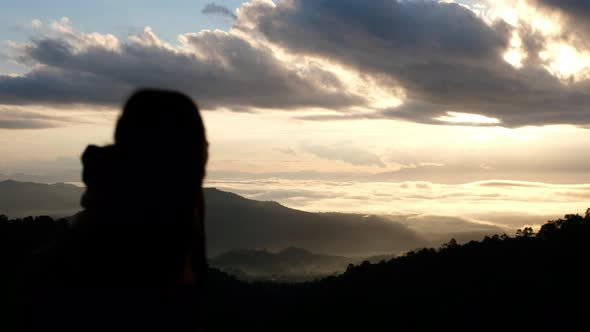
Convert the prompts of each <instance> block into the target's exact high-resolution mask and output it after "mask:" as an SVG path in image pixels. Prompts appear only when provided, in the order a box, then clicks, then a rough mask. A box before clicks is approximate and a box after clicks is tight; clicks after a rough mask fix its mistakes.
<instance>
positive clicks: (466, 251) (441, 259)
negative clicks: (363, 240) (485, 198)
mask: <svg viewBox="0 0 590 332" xmlns="http://www.w3.org/2000/svg"><path fill="white" fill-rule="evenodd" d="M69 227H70V226H69V223H67V222H65V221H64V220H57V221H53V220H52V219H51V218H49V217H37V218H32V217H27V218H22V219H14V220H9V219H8V218H6V217H3V216H0V236H1V239H2V242H1V243H2V244H3V246H2V249H3V250H2V251H1V252H0V256H1V258H2V262H3V264H4V266H6V267H8V269H7V270H10V269H11V268H12V267H13V266H14V265H12V264H16V262H18V261H19V260H21V259H23V257H26V256H27V253H28V252H30V251H31V250H32V249H34V248H37V247H39V246H45V245H46V244H47V243H49V242H50V241H51V240H52V239H54V238H55V237H59V235H60V234H63V233H64V232H65V233H67V232H68V229H69ZM162 227H165V226H164V225H162ZM589 238H590V213H587V214H586V215H585V216H580V215H566V216H565V217H564V218H563V219H558V220H554V221H550V222H548V223H547V224H545V225H543V226H542V227H541V229H540V230H539V231H538V232H537V233H534V232H533V231H532V230H531V229H523V230H521V231H520V232H518V236H516V237H510V236H507V235H495V236H492V237H486V238H485V239H483V240H482V241H471V242H469V243H467V244H463V245H461V244H458V243H457V242H456V241H453V240H451V241H449V242H448V243H447V244H445V245H443V246H442V247H441V248H439V249H420V250H416V251H414V252H410V253H408V254H406V255H404V256H402V257H399V258H395V259H391V260H388V261H381V262H379V263H376V264H371V263H369V262H364V263H362V264H359V265H356V266H354V265H351V266H349V267H348V269H347V270H346V272H344V273H343V274H342V275H340V276H335V277H329V278H325V279H323V280H319V281H314V282H305V283H299V284H285V283H272V282H255V283H247V282H243V281H239V280H237V279H235V278H232V277H230V276H228V275H227V274H224V273H222V272H219V271H216V270H213V269H209V270H208V272H207V288H206V292H207V296H206V299H207V302H206V305H205V306H204V307H203V308H199V310H202V311H199V310H193V311H191V312H187V315H188V316H191V315H192V317H198V314H199V312H201V313H203V314H204V315H205V318H206V323H207V328H208V330H210V331H235V330H246V331H252V330H268V331H277V330H280V331H302V330H316V329H317V328H320V327H325V328H327V329H329V330H344V331H347V330H352V329H356V330H359V331H360V330H363V331H373V330H382V329H383V327H385V329H386V330H397V331H416V330H421V331H433V330H436V331H443V330H444V331H446V330H450V331H504V330H508V331H514V330H519V331H588V327H589V326H590V317H588V314H587V301H588V299H589V298H590V285H589V283H588V280H590V271H589V270H588V267H587V265H588V261H590V241H588V239H589ZM10 262H12V263H10ZM1 277H2V278H5V277H6V275H4V274H3V275H2V276H1ZM145 278H150V277H149V276H145ZM97 282H99V280H97ZM140 282H141V281H140ZM194 287H196V286H192V287H191V286H189V287H188V288H189V289H191V288H194ZM13 292H14V291H13V290H8V291H7V292H3V295H5V294H10V293H13ZM147 292H148V294H153V290H151V292H150V290H149V289H147ZM187 294H189V295H188V296H189V298H190V297H191V296H198V295H199V294H191V293H190V292H188V293H187ZM93 299H95V297H93ZM147 299H149V297H147ZM115 300H119V298H116V299H110V301H105V302H102V303H101V304H103V305H108V304H111V305H112V304H113V302H115ZM49 302H50V304H53V306H48V307H45V310H46V312H45V317H42V320H40V321H39V322H37V323H38V325H39V326H40V327H45V328H44V329H43V330H45V331H48V330H51V329H50V327H52V326H55V325H51V324H49V325H47V323H48V322H49V323H51V322H52V321H66V322H70V323H71V322H77V324H80V325H77V326H78V327H79V328H78V329H77V330H80V331H82V330H84V331H87V330H92V327H93V326H94V325H93V324H95V322H96V319H108V318H109V316H108V314H109V313H110V312H111V310H110V308H109V307H105V308H100V310H99V311H100V317H99V318H96V317H95V320H90V321H83V320H81V319H80V317H79V316H77V315H80V314H81V313H82V317H84V318H88V316H89V315H84V314H83V312H84V311H85V310H90V309H94V310H97V306H96V305H90V307H86V305H88V304H89V303H88V301H83V302H81V303H80V302H67V301H64V300H63V299H61V298H57V299H54V300H53V301H49ZM151 303H153V301H152V302H151ZM114 304H116V303H114ZM136 304H137V303H136ZM81 305H83V306H84V307H82V308H80V307H79V306H81ZM182 305H183V306H184V305H186V302H185V303H182ZM144 307H145V306H143V305H139V308H141V309H142V310H144ZM176 308H178V306H177V307H176ZM185 308H186V307H185ZM8 309H10V308H8ZM167 309H168V308H162V306H156V307H155V308H154V309H151V311H150V312H149V313H150V314H154V313H155V314H157V315H160V316H162V315H164V314H163V313H158V311H157V310H162V311H163V312H164V313H165V312H166V310H167ZM191 310H192V309H191ZM130 311H131V313H132V314H137V312H136V310H134V309H133V308H130ZM6 312H7V311H5V310H3V311H2V313H6ZM166 316H167V317H170V316H173V315H171V314H170V313H168V314H166ZM172 318H174V317H172ZM152 320H153V318H152V317H150V316H148V315H140V318H138V319H137V321H138V322H139V323H144V326H145V322H146V321H152ZM128 321H129V320H128ZM111 322H112V321H111ZM1 323H2V324H3V325H2V327H4V323H5V321H4V320H2V322H1ZM103 325H104V324H103ZM139 325H141V324H139ZM118 327H120V326H118V325H117V326H116V327H113V328H110V330H118ZM3 330H6V331H12V330H14V329H10V328H8V329H3ZM165 330H171V328H167V329H165Z"/></svg>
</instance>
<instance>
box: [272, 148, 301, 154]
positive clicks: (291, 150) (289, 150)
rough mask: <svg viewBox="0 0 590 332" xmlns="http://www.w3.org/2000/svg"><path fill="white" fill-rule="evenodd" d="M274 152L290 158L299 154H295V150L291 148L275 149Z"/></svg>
mask: <svg viewBox="0 0 590 332" xmlns="http://www.w3.org/2000/svg"><path fill="white" fill-rule="evenodd" d="M272 150H273V151H277V152H280V153H284V154H287V155H290V156H296V155H297V152H295V150H293V149H291V148H273V149H272Z"/></svg>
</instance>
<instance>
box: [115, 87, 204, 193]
mask: <svg viewBox="0 0 590 332" xmlns="http://www.w3.org/2000/svg"><path fill="white" fill-rule="evenodd" d="M115 145H116V146H118V147H119V148H120V149H121V150H123V151H125V152H127V153H131V154H132V155H133V156H134V157H135V158H139V159H140V160H143V159H145V161H146V164H145V165H143V167H142V168H148V169H149V168H151V167H150V165H153V166H157V167H160V169H159V170H158V171H159V172H162V171H171V172H172V173H170V174H164V176H166V175H167V176H173V177H176V176H182V177H184V178H183V180H184V181H188V180H189V178H186V177H190V179H193V180H197V181H199V182H200V181H202V179H203V177H204V176H205V163H206V161H207V141H206V138H205V127H204V125H203V120H202V118H201V115H200V113H199V109H198V107H197V106H196V105H195V104H194V103H193V101H192V100H191V99H190V98H189V97H187V96H186V95H183V94H181V93H178V92H173V91H163V90H147V89H146V90H140V91H138V92H136V93H134V94H133V95H132V96H131V97H130V98H129V99H128V100H127V103H126V104H125V107H124V109H123V114H122V115H121V117H120V118H119V121H118V123H117V128H116V131H115ZM162 168H163V169H162ZM154 171H156V170H154ZM152 175H153V174H152ZM191 182H192V181H191Z"/></svg>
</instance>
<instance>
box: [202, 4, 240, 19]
mask: <svg viewBox="0 0 590 332" xmlns="http://www.w3.org/2000/svg"><path fill="white" fill-rule="evenodd" d="M201 13H203V14H218V15H221V16H227V17H230V18H233V19H235V18H236V15H235V14H234V13H233V12H232V11H231V10H229V8H227V7H225V6H222V5H218V4H215V3H213V2H211V3H208V4H207V5H206V6H205V7H203V9H202V10H201Z"/></svg>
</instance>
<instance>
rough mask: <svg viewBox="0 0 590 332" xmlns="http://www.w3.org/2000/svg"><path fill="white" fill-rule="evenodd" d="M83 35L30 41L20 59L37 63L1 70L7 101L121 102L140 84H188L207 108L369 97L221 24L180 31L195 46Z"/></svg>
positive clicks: (341, 102)
mask: <svg viewBox="0 0 590 332" xmlns="http://www.w3.org/2000/svg"><path fill="white" fill-rule="evenodd" d="M84 38H86V39H89V37H88V36H84V35H81V36H78V39H82V41H79V40H67V39H65V38H49V37H45V38H42V39H37V40H33V41H32V42H31V43H30V44H29V45H28V46H27V47H25V48H24V50H22V51H21V54H20V56H19V58H18V59H19V61H21V62H22V63H29V64H36V65H37V66H36V67H35V68H34V69H32V70H31V71H30V72H28V73H26V74H25V75H23V76H18V77H12V76H0V100H2V103H3V104H65V103H77V102H79V103H94V104H117V103H120V102H121V100H123V98H124V97H125V96H126V95H128V94H129V93H130V92H131V91H132V90H134V89H136V88H138V87H141V86H153V87H160V88H170V89H178V90H181V91H184V92H186V93H188V94H190V95H192V96H193V97H195V98H196V99H197V101H198V102H199V104H200V105H201V106H202V107H204V108H209V109H211V108H217V107H228V108H232V109H234V110H240V109H248V108H250V107H259V108H280V109H293V108H301V107H306V106H314V107H326V108H335V109H338V108H340V107H348V106H350V105H355V104H363V103H364V101H363V98H362V97H359V96H355V95H352V94H348V93H347V92H346V91H344V90H343V89H340V87H341V82H340V80H339V79H338V78H337V77H336V76H335V75H334V74H332V73H330V72H328V71H326V70H324V69H322V68H321V67H320V66H319V65H317V64H313V63H310V64H308V65H307V66H306V69H305V71H296V70H294V69H292V68H289V67H288V66H287V65H286V64H285V63H283V62H281V61H280V60H278V59H277V58H276V57H275V56H274V55H273V53H272V51H271V50H269V49H267V48H264V47H263V46H260V47H254V46H253V45H252V44H251V43H249V42H247V41H246V40H244V39H243V38H240V37H238V36H236V35H232V34H229V33H225V32H221V31H202V32H199V33H191V34H185V35H182V36H181V40H182V42H183V47H185V48H189V49H190V50H191V51H190V52H188V51H187V52H181V51H179V50H178V49H175V48H172V47H170V46H168V45H166V44H164V43H162V42H160V41H159V40H158V39H157V37H155V35H153V33H152V32H151V30H149V29H146V31H144V32H143V33H142V34H141V35H139V36H135V38H134V39H132V40H130V41H127V42H122V43H121V44H120V46H119V47H118V48H116V49H114V48H112V47H111V48H109V47H106V46H103V45H101V44H100V43H95V42H93V40H90V41H89V40H83V39H84ZM80 44H82V46H80ZM88 44H90V45H89V46H88Z"/></svg>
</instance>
